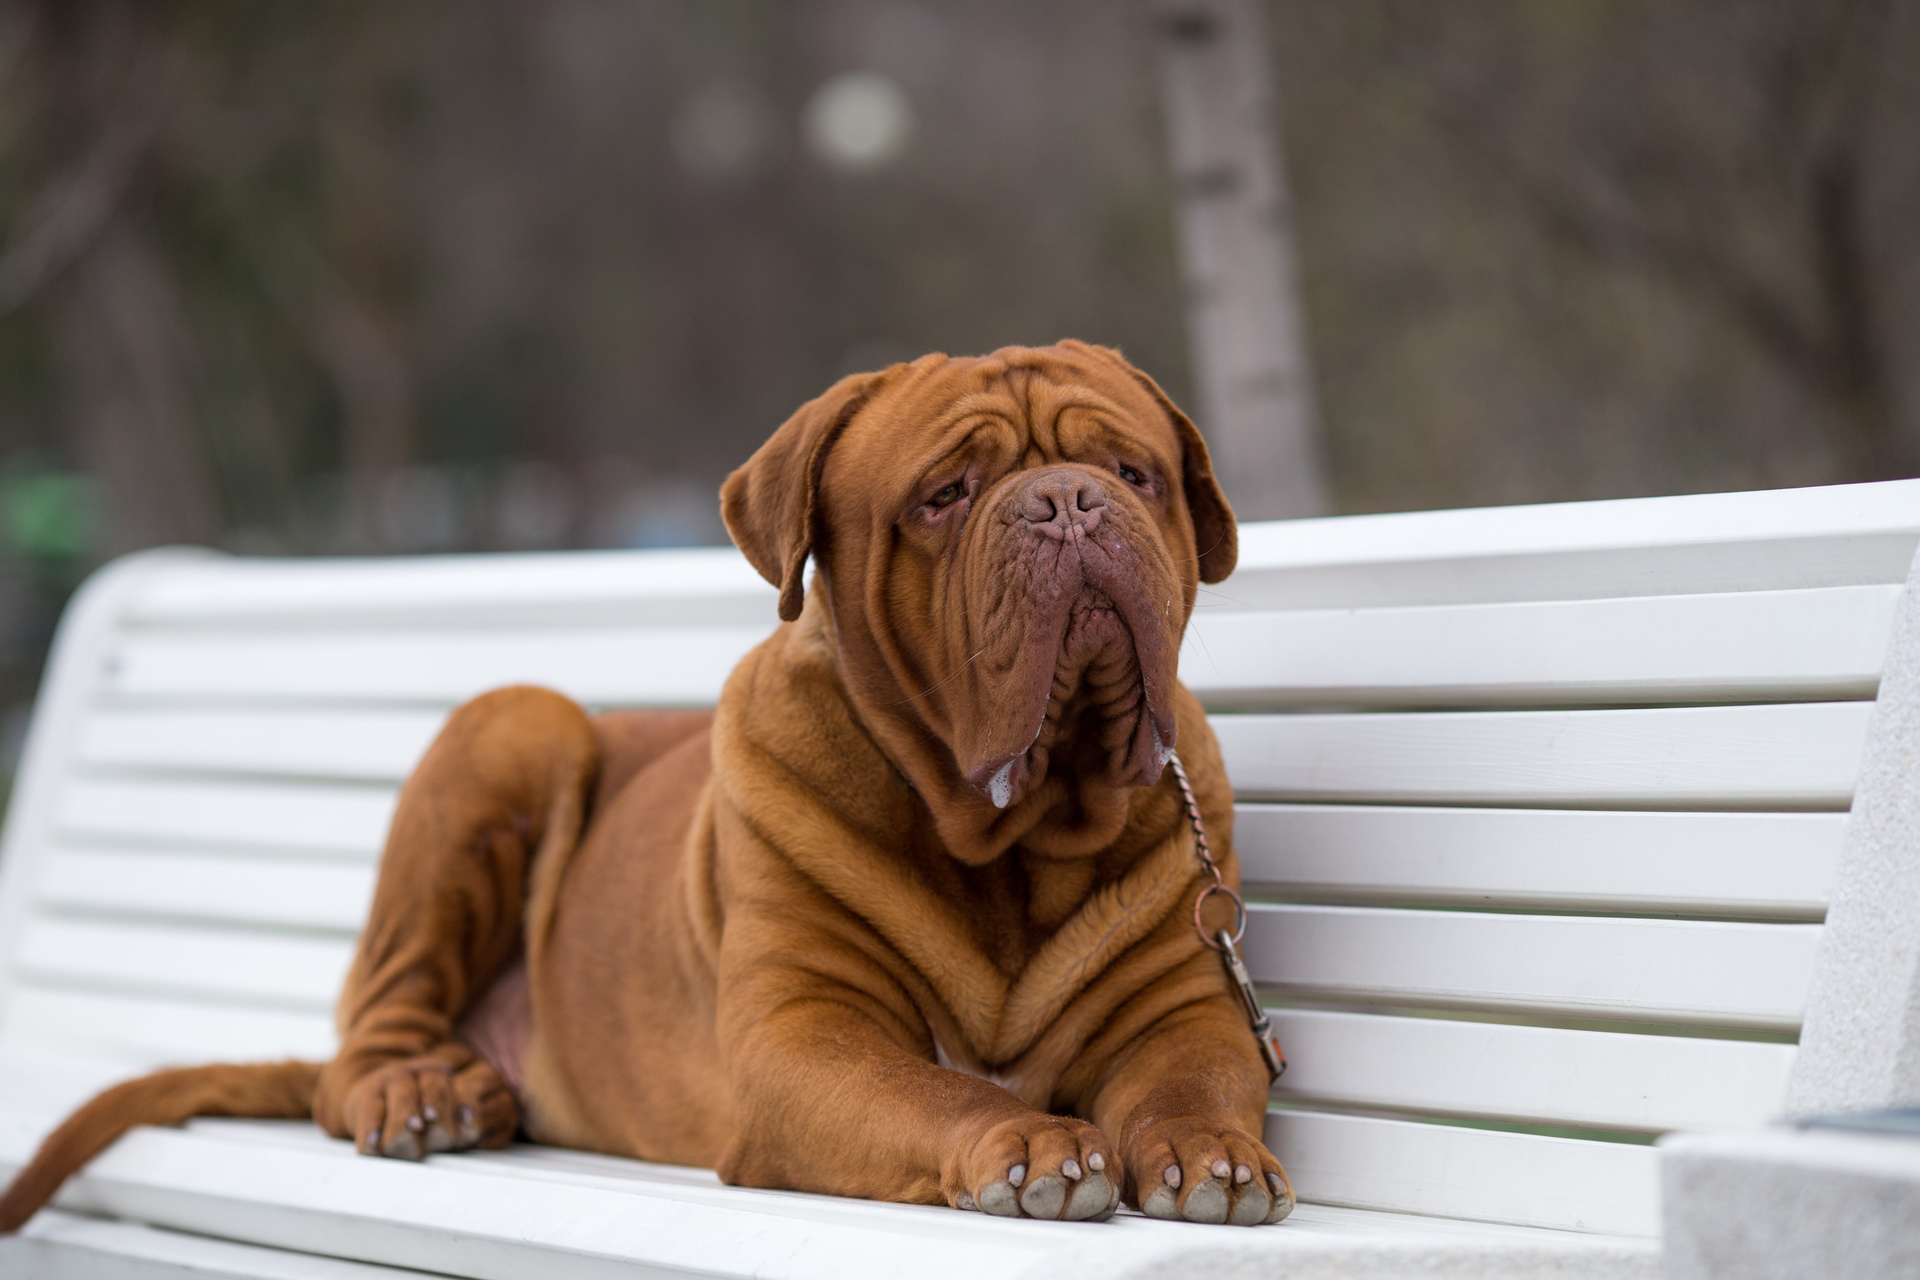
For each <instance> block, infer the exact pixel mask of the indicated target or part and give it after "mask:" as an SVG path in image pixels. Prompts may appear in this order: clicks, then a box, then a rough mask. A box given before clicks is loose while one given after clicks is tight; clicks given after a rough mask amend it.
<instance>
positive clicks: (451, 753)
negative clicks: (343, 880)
mask: <svg viewBox="0 0 1920 1280" xmlns="http://www.w3.org/2000/svg"><path fill="white" fill-rule="evenodd" d="M599 760H600V747H599V742H598V739H597V737H596V735H595V732H594V726H593V723H592V721H591V720H590V718H589V717H588V716H587V714H586V712H585V711H583V710H582V709H581V708H580V707H579V706H577V705H576V704H574V703H573V702H571V701H569V700H568V699H566V698H564V697H562V696H560V695H559V694H557V693H552V692H550V691H548V690H544V689H533V688H524V687H522V688H512V689H501V690H497V691H495V692H493V693H489V694H485V695H482V696H481V697H479V698H476V699H474V700H473V701H472V702H469V703H467V704H466V705H464V706H462V707H460V708H459V709H458V710H456V711H455V712H454V713H453V715H452V716H451V717H450V718H449V719H448V721H447V724H446V727H445V728H444V729H442V730H441V732H440V736H439V737H438V738H436V739H435V740H434V743H433V745H432V746H431V747H430V748H428V750H427V754H426V756H425V758H423V759H422V760H421V762H420V766H419V767H418V768H417V769H416V770H415V771H414V773H413V776H412V777H411V778H409V779H408V780H407V783H406V786H405V787H403V788H402V789H401V792H400V803H399V807H398V808H397V810H396V811H395V813H394V818H393V826H392V828H391V830H390V831H389V833H388V837H387V847H386V851H385V852H384V853H383V854H382V856H381V861H380V876H379V881H378V883H377V885H376V887H375V889H374V899H373V906H372V911H371V913H370V915H369V916H368V919H367V924H366V928H365V930H364V931H363V932H362V933H361V935H360V945H359V949H358V951H357V953H356V954H355V956H354V961H353V967H352V969H351V970H350V971H349V973H348V975H347V981H346V986H345V988H344V989H343V991H342V992H341V996H340V1003H339V1007H338V1014H337V1016H338V1020H339V1025H340V1033H341V1034H340V1040H341V1045H340V1052H339V1055H338V1056H337V1057H335V1058H334V1060H333V1061H332V1062H330V1063H328V1064H327V1066H326V1068H325V1069H324V1070H323V1071H322V1072H321V1076H320V1086H319V1091H318V1093H317V1095H316V1097H315V1100H314V1119H315V1120H317V1121H318V1122H319V1123H320V1125H321V1126H322V1127H323V1128H325V1129H326V1130H327V1131H328V1132H329V1133H331V1134H333V1135H334V1136H336V1137H350V1138H352V1139H353V1140H354V1141H355V1143H356V1144H357V1145H358V1147H359V1149H360V1150H361V1151H362V1152H367V1153H372V1154H380V1155H388V1156H397V1157H400V1158H403V1159H419V1158H420V1157H421V1156H423V1155H425V1154H426V1153H427V1152H429V1151H442V1150H451V1149H455V1148H460V1147H471V1146H502V1145H505V1144H506V1143H507V1142H508V1141H510V1140H511V1139H512V1137H513V1134H514V1131H515V1129H516V1128H518V1126H519V1108H518V1105H517V1103H516V1102H515V1100H514V1098H513V1095H512V1094H511V1093H510V1092H509V1091H508V1089H507V1088H506V1086H505V1085H504V1084H503V1083H502V1081H501V1079H500V1076H499V1074H498V1072H496V1071H495V1070H494V1068H493V1067H492V1065H491V1064H489V1063H488V1062H487V1061H485V1060H484V1059H482V1058H480V1057H478V1056H476V1055H475V1054H474V1053H473V1051H472V1050H471V1049H470V1048H468V1047H467V1046H466V1045H464V1044H462V1043H460V1042H459V1041H458V1040H457V1039H455V1037H454V1023H455V1020H456V1019H458V1018H459V1016H460V1014H461V1012H462V1011H463V1010H465V1009H466V1008H467V1006H468V1005H469V1004H470V1003H471V1002H472V1001H473V1000H475V999H476V998H477V997H478V996H479V995H480V994H481V993H482V992H483V991H485V990H486V988H487V985H488V984H489V983H490V982H492V981H493V980H494V978H495V977H496V976H497V975H498V974H499V973H500V971H501V970H502V968H503V967H504V966H505V965H506V964H507V962H508V961H509V960H510V958H511V957H512V956H513V954H514V952H515V950H516V948H518V947H519V946H520V944H521V931H522V918H523V915H524V910H525V906H526V899H527V895H528V891H529V879H530V875H531V872H532V869H533V866H534V864H535V863H536V861H539V860H541V859H548V860H552V859H562V860H563V859H564V858H565V857H566V856H567V855H568V854H570V853H571V852H572V849H573V846H574V845H575V844H576V843H577V841H578V839H579V836H580V832H581V827H582V824H583V822H584V820H585V813H586V809H587V804H588V800H589V797H590V796H591V794H592V789H593V786H594V782H595V778H596V774H597V771H598V767H599Z"/></svg>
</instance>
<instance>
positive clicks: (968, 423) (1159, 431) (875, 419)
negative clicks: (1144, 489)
mask: <svg viewBox="0 0 1920 1280" xmlns="http://www.w3.org/2000/svg"><path fill="white" fill-rule="evenodd" d="M988 424H992V425H994V426H996V427H999V426H1001V425H1002V424H1004V427H1006V428H1011V430H1012V431H1013V433H1014V434H1015V436H1016V437H1017V439H1018V441H1019V443H1020V446H1021V448H1022V450H1023V451H1024V452H1025V453H1026V454H1027V455H1028V457H1029V460H1030V461H1032V462H1034V463H1038V462H1040V461H1045V460H1051V459H1053V458H1058V457H1060V456H1062V455H1063V453H1064V452H1066V451H1068V450H1069V449H1071V448H1072V447H1073V446H1074V445H1075V444H1076V443H1084V440H1082V439H1081V437H1083V436H1085V435H1086V434H1087V433H1088V432H1090V431H1100V432H1109V433H1116V434H1118V435H1120V436H1123V437H1125V438H1126V439H1127V440H1129V441H1130V442H1131V443H1133V444H1134V445H1135V446H1137V447H1139V448H1141V449H1143V450H1146V451H1148V452H1150V453H1152V454H1153V455H1154V456H1155V457H1156V458H1157V459H1159V460H1161V461H1163V462H1165V463H1168V464H1170V465H1177V463H1178V461H1179V448H1180V445H1179V438H1178V436H1177V435H1176V434H1175V431H1174V428H1173V424H1172V423H1171V422H1169V421H1168V420H1167V416H1166V414H1165V413H1164V412H1162V411H1161V409H1160V406H1159V404H1158V403H1157V402H1156V401H1155V400H1154V398H1153V396H1152V395H1151V394H1150V393H1149V392H1148V391H1147V389H1146V388H1145V387H1144V386H1142V385H1141V384H1140V382H1139V381H1138V380H1137V379H1135V378H1134V377H1132V376H1131V375H1130V374H1129V373H1128V372H1127V371H1126V370H1125V369H1124V368H1121V367H1117V366H1115V365H1113V364H1111V363H1109V362H1107V361H1105V360H1100V359H1097V358H1084V357H1079V356H1078V355H1077V354H1074V355H1065V354H1055V353H1053V352H1049V351H1045V350H1035V349H1029V348H1016V349H1013V350H1011V351H1002V352H995V353H994V354H993V355H991V356H976V357H966V358H948V357H941V356H927V357H923V358H922V359H920V360H916V361H915V362H914V363H913V364H911V365H907V366H904V367H903V368H900V369H897V370H895V371H893V372H892V374H891V375H890V376H889V378H888V381H887V382H885V383H884V384H883V385H882V386H880V387H879V388H878V389H877V390H876V392H875V394H874V395H873V396H872V398H871V399H870V400H869V401H868V402H867V404H866V405H865V406H864V407H863V408H862V409H861V410H860V412H859V413H858V414H856V415H855V416H854V418H853V420H852V421H851V422H850V423H848V424H847V430H846V433H845V435H844V436H843V437H842V438H841V440H840V442H839V443H838V444H837V445H836V446H835V447H834V450H833V452H832V454H830V455H829V459H828V467H827V483H828V488H829V489H836V488H838V487H839V486H838V485H837V484H836V483H835V482H836V481H839V480H844V479H851V478H853V477H855V476H861V477H867V478H869V479H872V480H881V482H882V487H883V488H886V489H888V490H891V489H893V488H894V487H895V486H896V485H907V484H912V483H914V482H916V481H917V480H918V479H919V478H920V476H921V473H922V472H923V471H924V470H925V469H926V467H927V466H928V465H930V464H932V463H934V462H936V461H938V460H939V459H940V458H941V457H943V456H944V455H946V454H948V453H950V452H952V451H954V450H955V449H958V448H960V447H961V446H962V445H963V444H964V442H965V441H966V439H967V438H968V437H969V436H970V435H971V434H973V433H974V432H976V431H978V430H980V429H981V428H982V427H983V426H985V425H988ZM889 480H890V481H893V482H894V483H893V484H888V483H886V481H889Z"/></svg>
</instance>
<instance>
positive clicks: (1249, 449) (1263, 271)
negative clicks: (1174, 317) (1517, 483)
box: [1156, 0, 1331, 520]
mask: <svg viewBox="0 0 1920 1280" xmlns="http://www.w3.org/2000/svg"><path fill="white" fill-rule="evenodd" d="M1156 11H1157V17H1158V19H1159V46H1160V70H1161V84H1162V91H1163V93H1164V100H1165V110H1166V120H1167V137H1168V144H1169V151H1170V153H1171V157H1172V161H1173V173H1174V180H1175V184H1176V189H1177V199H1178V202H1179V225H1180V257H1181V264H1182V272H1183V275H1184V276H1185V284H1186V290H1187V316H1188V328H1189V331H1190V334H1191V338H1192V343H1193V368H1194V379H1195V381H1196V383H1197V384H1198V388H1199V397H1200V425H1201V428H1202V429H1203V430H1204V431H1205V433H1206V436H1207V441H1208V444H1209V447H1210V448H1211V449H1212V451H1213V456H1214V468H1215V470H1216V471H1218V472H1219V475H1220V480H1221V483H1222V484H1223V485H1224V486H1225V488H1226V491H1227V497H1228V498H1229V499H1230V500H1231V501H1232V503H1233V505H1234V509H1235V511H1237V512H1238V513H1239V515H1240V516H1241V518H1242V519H1251V520H1260V519H1274V518H1281V517H1292V516H1314V515H1323V514H1325V513H1326V512H1327V511H1328V510H1329V509H1330V507H1331V503H1330V502H1329V501H1328V497H1327V481H1326V474H1325V471H1324V468H1323V464H1322V461H1321V453H1320V444H1319V431H1318V427H1317V425H1316V423H1315V415H1314V408H1313V386H1312V379H1311V376H1310V374H1309V370H1308V367H1307V355H1306V344H1305V340H1304V334H1303V332H1302V325H1301V318H1300V307H1299V303H1298V300H1297V298H1296V296H1295V286H1294V269H1293V253H1292V245H1291V243H1290V237H1291V232H1292V207H1291V203H1290V201H1289V200H1288V197H1287V187H1286V182H1285V179H1284V178H1283V176H1282V174H1281V168H1280V152H1279V141H1278V138H1277V137H1276V136H1275V131H1274V116H1275V112H1274V101H1273V94H1272V89H1271V86H1270V83H1269V81H1270V76H1271V69H1270V66H1269V62H1270V59H1269V55H1268V53H1267V44H1266V29H1265V23H1264V21H1263V17H1264V15H1263V14H1262V11H1261V5H1260V0H1159V2H1158V3H1157V5H1156Z"/></svg>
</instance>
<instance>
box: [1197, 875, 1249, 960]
mask: <svg viewBox="0 0 1920 1280" xmlns="http://www.w3.org/2000/svg"><path fill="white" fill-rule="evenodd" d="M1216 893H1224V894H1226V895H1227V901H1229V902H1231V903H1232V904H1233V922H1234V923H1233V936H1232V937H1231V938H1229V939H1227V946H1236V945H1238V944H1239V942H1240V939H1241V938H1243V937H1245V936H1246V933H1247V904H1246V902H1245V901H1243V900H1242V899H1241V897H1240V895H1239V894H1237V893H1235V892H1234V891H1233V890H1231V889H1229V888H1227V886H1226V885H1224V884H1218V883H1215V884H1210V885H1208V886H1207V887H1206V888H1204V889H1202V890H1201V891H1200V896H1199V897H1197V898H1195V899H1194V900H1193V928H1194V932H1196V933H1198V934H1199V935H1200V941H1202V942H1204V943H1206V944H1207V945H1208V946H1209V947H1211V948H1213V949H1214V950H1215V951H1225V950H1226V949H1227V948H1226V947H1223V946H1221V945H1220V944H1219V943H1218V942H1216V941H1214V939H1213V935H1212V934H1210V933H1208V932H1207V927H1206V926H1205V925H1204V924H1202V923H1200V909H1201V908H1202V907H1204V906H1206V905H1207V899H1208V898H1211V897H1212V896H1213V895H1214V894H1216Z"/></svg>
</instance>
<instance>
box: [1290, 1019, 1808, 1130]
mask: <svg viewBox="0 0 1920 1280" xmlns="http://www.w3.org/2000/svg"><path fill="white" fill-rule="evenodd" d="M1273 1016H1274V1029H1275V1031H1276V1032H1277V1033H1278V1035H1279V1036H1280V1043H1281V1044H1282V1045H1283V1046H1284V1047H1285V1048H1286V1051H1287V1056H1288V1064H1289V1065H1288V1069H1287V1074H1286V1075H1284V1076H1282V1077H1281V1079H1280V1084H1279V1088H1278V1090H1277V1096H1278V1097H1280V1098H1282V1099H1284V1100H1288V1101H1301V1102H1308V1103H1317V1104H1320V1105H1323V1106H1343V1107H1359V1108H1362V1109H1366V1110H1393V1111H1404V1112H1411V1113H1414V1114H1417V1115H1434V1114H1438V1115H1465V1116H1476V1117H1481V1118H1486V1119H1502V1120H1513V1121H1520V1122H1526V1123H1532V1124H1538V1125H1563V1126H1574V1127H1581V1128H1595V1129H1626V1130H1639V1131H1644V1132H1649V1133H1657V1132H1660V1131H1662V1130H1666V1129H1699V1128H1718V1127H1738V1126H1744V1125H1757V1124H1763V1123H1765V1122H1766V1121H1768V1120H1770V1119H1772V1118H1773V1117H1774V1116H1776V1115H1778V1114H1779V1112H1780V1108H1781V1105H1782V1103H1783V1102H1784V1100H1785V1098H1786V1089H1787V1072H1788V1071H1789V1070H1790V1069H1791V1068H1792V1066H1793V1057H1794V1052H1795V1050H1794V1046H1792V1045H1787V1044H1769V1043H1762V1042H1757V1041H1750V1040H1706V1039H1695V1038H1691V1037H1686V1036H1662V1035H1626V1034H1620V1033H1616V1032H1606V1031H1571V1030H1563V1029H1560V1028H1555V1027H1523V1026H1511V1025H1507V1024H1502V1023H1493V1022H1467V1021H1453V1020H1448V1019H1440V1018H1403V1017H1390V1016H1382V1015H1378V1014H1363V1013H1342V1012H1334V1011H1330V1010H1317V1009H1276V1010H1274V1011H1273ZM1408 1063H1418V1064H1419V1069H1418V1070H1415V1071H1409V1070H1407V1064H1408Z"/></svg>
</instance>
